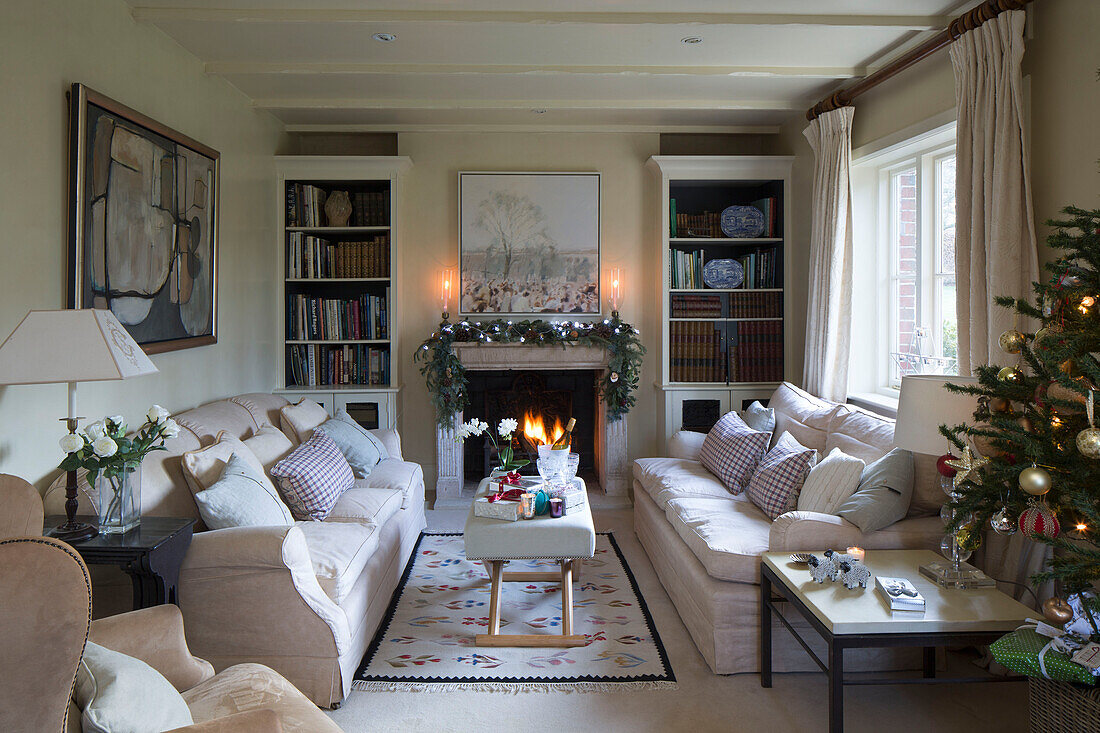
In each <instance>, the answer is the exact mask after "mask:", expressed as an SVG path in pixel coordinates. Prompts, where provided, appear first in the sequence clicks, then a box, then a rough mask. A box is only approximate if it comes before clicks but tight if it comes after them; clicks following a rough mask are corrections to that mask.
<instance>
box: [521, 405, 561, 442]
mask: <svg viewBox="0 0 1100 733" xmlns="http://www.w3.org/2000/svg"><path fill="white" fill-rule="evenodd" d="M546 427H547V426H546V423H545V422H544V421H543V419H542V415H535V414H534V413H532V412H531V411H527V412H525V413H524V414H523V434H524V435H525V436H526V437H527V440H529V441H531V444H532V445H552V444H553V443H554V441H555V440H557V439H558V438H560V437H561V434H562V433H564V432H565V427H564V426H563V425H562V424H561V420H559V419H557V418H554V427H553V428H552V429H551V430H550V432H549V434H548V433H547V431H546Z"/></svg>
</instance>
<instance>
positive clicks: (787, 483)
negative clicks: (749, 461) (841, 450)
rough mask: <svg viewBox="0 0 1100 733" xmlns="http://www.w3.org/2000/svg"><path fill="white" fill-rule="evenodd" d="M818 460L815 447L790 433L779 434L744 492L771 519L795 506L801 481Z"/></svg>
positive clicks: (804, 479) (803, 480)
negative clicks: (806, 444) (809, 446)
mask: <svg viewBox="0 0 1100 733" xmlns="http://www.w3.org/2000/svg"><path fill="white" fill-rule="evenodd" d="M815 463H817V451H816V450H814V449H813V448H806V447H805V446H803V445H802V444H801V443H799V442H798V441H797V440H795V439H794V438H792V437H791V434H790V433H783V434H782V435H781V436H779V440H778V441H777V442H776V444H775V447H774V448H772V449H771V450H770V451H768V454H767V455H766V456H764V457H763V458H762V459H761V460H760V464H759V465H758V466H757V467H756V471H755V472H754V473H753V475H752V478H751V479H749V485H748V486H747V487H745V492H746V493H747V494H748V496H749V500H750V501H751V502H752V503H753V504H756V506H758V507H760V509H762V510H763V512H764V513H765V514H767V515H768V516H769V517H770V518H771V519H775V518H776V517H778V516H779V515H780V514H786V513H787V512H789V511H791V510H792V509H794V508H795V506H796V505H797V502H798V494H799V492H800V491H801V490H802V484H803V483H804V482H805V481H806V476H808V475H809V473H810V469H811V468H813V467H814V464H815Z"/></svg>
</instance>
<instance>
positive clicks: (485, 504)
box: [474, 496, 520, 522]
mask: <svg viewBox="0 0 1100 733" xmlns="http://www.w3.org/2000/svg"><path fill="white" fill-rule="evenodd" d="M474 516H475V517H488V518H489V519H504V520H506V521H509V522H514V521H516V520H517V519H519V517H520V505H519V502H518V501H506V500H501V501H492V502H491V501H489V497H487V496H483V497H481V498H480V499H477V500H475V501H474Z"/></svg>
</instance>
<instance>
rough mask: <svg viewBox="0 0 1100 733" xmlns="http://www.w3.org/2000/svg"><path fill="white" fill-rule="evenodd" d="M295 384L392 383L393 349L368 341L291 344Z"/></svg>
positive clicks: (289, 354)
mask: <svg viewBox="0 0 1100 733" xmlns="http://www.w3.org/2000/svg"><path fill="white" fill-rule="evenodd" d="M287 361H288V371H289V374H288V376H289V377H290V380H291V381H292V382H293V384H291V385H288V386H292V387H327V386H338V385H345V384H348V385H352V384H362V385H377V384H389V383H390V352H389V349H387V348H377V347H373V346H367V345H364V344H345V345H343V346H329V345H325V344H291V345H288V346H287Z"/></svg>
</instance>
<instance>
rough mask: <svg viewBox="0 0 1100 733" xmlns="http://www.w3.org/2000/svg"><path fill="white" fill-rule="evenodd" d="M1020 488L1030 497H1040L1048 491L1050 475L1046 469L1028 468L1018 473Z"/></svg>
mask: <svg viewBox="0 0 1100 733" xmlns="http://www.w3.org/2000/svg"><path fill="white" fill-rule="evenodd" d="M1020 488H1021V489H1023V490H1024V491H1026V492H1027V493H1029V494H1031V495H1032V496H1042V495H1043V494H1045V493H1047V492H1048V491H1050V474H1049V473H1047V472H1046V469H1043V468H1039V467H1038V466H1029V467H1027V468H1025V469H1024V470H1023V471H1020Z"/></svg>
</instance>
